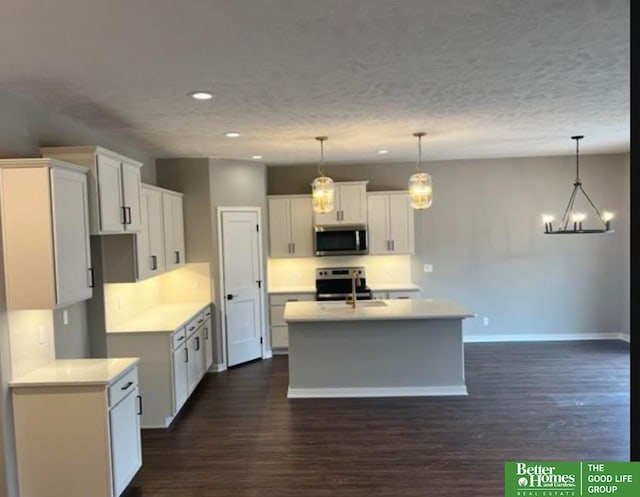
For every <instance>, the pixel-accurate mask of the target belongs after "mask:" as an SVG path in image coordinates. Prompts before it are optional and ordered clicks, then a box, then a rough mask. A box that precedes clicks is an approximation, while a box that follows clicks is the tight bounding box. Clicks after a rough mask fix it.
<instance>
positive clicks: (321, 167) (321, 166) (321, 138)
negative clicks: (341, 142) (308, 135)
mask: <svg viewBox="0 0 640 497" xmlns="http://www.w3.org/2000/svg"><path fill="white" fill-rule="evenodd" d="M316 140H318V141H319V142H320V163H319V164H318V175H319V176H324V142H325V140H327V137H326V136H316Z"/></svg>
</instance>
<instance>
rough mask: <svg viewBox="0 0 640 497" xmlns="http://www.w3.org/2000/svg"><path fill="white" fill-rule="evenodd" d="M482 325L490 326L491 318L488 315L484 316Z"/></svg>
mask: <svg viewBox="0 0 640 497" xmlns="http://www.w3.org/2000/svg"><path fill="white" fill-rule="evenodd" d="M482 325H483V326H489V318H488V317H486V316H485V317H483V318H482Z"/></svg>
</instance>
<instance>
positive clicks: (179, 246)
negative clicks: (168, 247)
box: [171, 195, 186, 266]
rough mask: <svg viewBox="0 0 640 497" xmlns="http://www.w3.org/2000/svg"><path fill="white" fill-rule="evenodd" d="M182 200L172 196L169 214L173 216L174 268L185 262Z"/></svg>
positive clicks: (179, 197)
mask: <svg viewBox="0 0 640 497" xmlns="http://www.w3.org/2000/svg"><path fill="white" fill-rule="evenodd" d="M183 202H184V198H183V197H182V195H174V196H173V198H172V199H171V206H172V209H171V214H172V216H173V251H174V253H173V254H172V256H173V257H174V259H173V260H174V261H177V262H176V263H175V266H182V265H183V264H184V263H185V262H186V254H185V250H184V206H183Z"/></svg>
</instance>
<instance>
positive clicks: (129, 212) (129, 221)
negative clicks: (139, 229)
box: [125, 207, 133, 224]
mask: <svg viewBox="0 0 640 497" xmlns="http://www.w3.org/2000/svg"><path fill="white" fill-rule="evenodd" d="M126 210H127V213H128V214H129V220H128V221H126V219H127V218H126V217H125V221H126V224H133V222H132V221H131V207H126Z"/></svg>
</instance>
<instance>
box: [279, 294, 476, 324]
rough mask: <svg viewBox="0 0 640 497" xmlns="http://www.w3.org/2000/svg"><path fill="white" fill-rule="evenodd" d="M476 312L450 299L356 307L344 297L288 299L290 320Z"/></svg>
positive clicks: (377, 302)
mask: <svg viewBox="0 0 640 497" xmlns="http://www.w3.org/2000/svg"><path fill="white" fill-rule="evenodd" d="M474 315H475V314H474V313H473V312H471V311H470V310H469V309H467V308H465V307H463V306H461V305H460V304H458V303H456V302H453V301H451V300H446V299H403V300H395V299H394V300H362V301H358V302H357V304H356V307H355V309H354V308H352V307H351V306H349V305H347V304H345V302H343V301H337V302H336V301H334V302H317V301H310V302H287V305H286V306H285V309H284V320H285V321H286V322H287V323H295V322H310V321H384V320H416V319H452V318H459V319H464V318H470V317H474Z"/></svg>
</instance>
